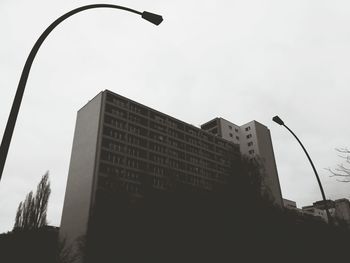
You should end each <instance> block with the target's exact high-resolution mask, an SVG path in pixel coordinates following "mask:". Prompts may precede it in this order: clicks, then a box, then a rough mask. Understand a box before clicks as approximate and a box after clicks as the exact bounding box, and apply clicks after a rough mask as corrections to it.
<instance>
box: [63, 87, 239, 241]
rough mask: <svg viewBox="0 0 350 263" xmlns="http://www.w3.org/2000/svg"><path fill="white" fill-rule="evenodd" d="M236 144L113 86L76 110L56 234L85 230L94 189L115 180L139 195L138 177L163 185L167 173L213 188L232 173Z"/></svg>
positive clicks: (193, 184)
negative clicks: (132, 97) (65, 186)
mask: <svg viewBox="0 0 350 263" xmlns="http://www.w3.org/2000/svg"><path fill="white" fill-rule="evenodd" d="M232 158H233V159H237V160H239V159H240V158H241V154H240V151H239V146H238V145H237V144H235V143H234V142H231V141H227V140H225V139H223V138H221V137H218V136H215V135H214V134H212V133H210V132H207V131H204V130H202V129H199V128H197V127H195V126H192V125H190V124H187V123H185V122H182V121H180V120H177V119H175V118H173V117H171V116H168V115H166V114H163V113H161V112H158V111H156V110H153V109H151V108H148V107H146V106H144V105H141V104H139V103H137V102H135V101H132V100H130V99H127V98H125V97H122V96H120V95H118V94H115V93H113V92H111V91H108V90H105V91H103V92H101V93H99V94H98V95H97V96H96V97H94V98H93V99H92V100H91V101H89V102H88V103H87V104H86V105H85V106H84V107H83V108H81V109H80V110H79V111H78V114H77V120H76V127H75V132H74V140H73V147H72V154H71V161H70V167H69V175H68V181H67V188H66V195H65V200H64V207H63V212H62V220H61V228H60V236H61V238H62V237H65V238H66V240H67V243H69V244H73V242H74V241H75V240H77V239H78V238H79V237H82V236H84V235H86V234H87V230H88V227H89V221H90V219H91V216H92V212H93V211H94V207H95V202H96V195H97V194H96V193H98V192H99V191H103V190H104V189H107V188H113V187H115V186H116V185H118V186H122V187H123V189H124V190H125V191H127V192H128V193H130V194H132V195H133V196H135V197H142V191H140V187H141V182H142V178H143V177H144V176H146V175H150V176H151V178H152V181H153V182H152V183H153V187H154V188H157V189H159V190H166V189H168V188H169V187H171V185H169V184H170V183H169V180H168V179H167V178H168V177H169V173H171V175H172V176H174V177H176V180H177V181H178V182H180V183H181V184H183V185H187V186H191V187H194V188H196V187H197V188H200V189H201V190H208V191H211V190H212V189H213V187H215V186H216V185H220V184H224V183H225V181H226V178H227V177H228V176H232V173H233V171H232V166H231V163H230V160H232Z"/></svg>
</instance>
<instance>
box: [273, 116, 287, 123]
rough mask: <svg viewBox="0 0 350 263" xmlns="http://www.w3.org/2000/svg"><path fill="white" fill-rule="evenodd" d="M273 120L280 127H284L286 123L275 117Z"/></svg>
mask: <svg viewBox="0 0 350 263" xmlns="http://www.w3.org/2000/svg"><path fill="white" fill-rule="evenodd" d="M272 120H273V121H274V122H276V123H278V124H279V125H284V122H283V121H282V120H281V119H280V117H278V116H275V117H273V118H272Z"/></svg>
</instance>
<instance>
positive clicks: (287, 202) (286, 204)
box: [283, 198, 297, 210]
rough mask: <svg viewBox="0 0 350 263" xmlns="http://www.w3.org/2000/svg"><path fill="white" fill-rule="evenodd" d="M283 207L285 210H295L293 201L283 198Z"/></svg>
mask: <svg viewBox="0 0 350 263" xmlns="http://www.w3.org/2000/svg"><path fill="white" fill-rule="evenodd" d="M283 207H285V208H287V209H292V210H296V209H297V203H296V202H295V201H292V200H288V199H285V198H283Z"/></svg>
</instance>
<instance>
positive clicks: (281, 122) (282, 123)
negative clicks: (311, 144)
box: [272, 116, 332, 224]
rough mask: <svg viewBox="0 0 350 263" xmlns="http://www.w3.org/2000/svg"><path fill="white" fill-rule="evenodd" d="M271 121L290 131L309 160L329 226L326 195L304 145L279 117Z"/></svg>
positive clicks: (329, 219)
mask: <svg viewBox="0 0 350 263" xmlns="http://www.w3.org/2000/svg"><path fill="white" fill-rule="evenodd" d="M272 120H273V121H274V122H276V123H277V124H279V125H282V126H284V127H286V129H287V130H288V131H290V133H291V134H293V136H294V137H295V139H297V141H298V142H299V144H300V146H301V148H303V150H304V152H305V154H306V156H307V158H308V159H309V162H310V164H311V166H312V169H313V170H314V172H315V175H316V179H317V182H318V185H319V187H320V190H321V194H322V198H323V202H324V206H325V209H326V213H327V218H328V223H329V224H332V217H331V214H330V213H329V210H328V205H327V200H326V195H325V194H324V191H323V187H322V184H321V180H320V178H319V176H318V174H317V171H316V168H315V166H314V164H313V162H312V160H311V158H310V156H309V154H308V152H307V151H306V149H305V147H304V145H303V144H302V143H301V141H300V140H299V138H298V137H297V136H296V135H295V134H294V132H293V131H292V130H291V129H289V128H288V126H286V125H285V124H284V122H283V121H282V120H281V119H280V117H278V116H275V117H273V118H272Z"/></svg>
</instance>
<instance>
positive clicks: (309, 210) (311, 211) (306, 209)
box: [301, 205, 328, 222]
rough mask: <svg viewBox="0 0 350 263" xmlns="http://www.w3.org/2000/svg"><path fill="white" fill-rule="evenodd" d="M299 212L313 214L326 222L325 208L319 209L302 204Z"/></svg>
mask: <svg viewBox="0 0 350 263" xmlns="http://www.w3.org/2000/svg"><path fill="white" fill-rule="evenodd" d="M301 213H302V214H303V215H310V216H314V217H317V218H318V219H320V220H322V221H324V222H328V218H327V213H326V210H322V209H319V208H317V207H315V206H313V205H308V206H303V207H302V209H301Z"/></svg>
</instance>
